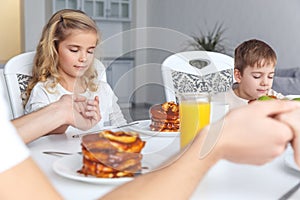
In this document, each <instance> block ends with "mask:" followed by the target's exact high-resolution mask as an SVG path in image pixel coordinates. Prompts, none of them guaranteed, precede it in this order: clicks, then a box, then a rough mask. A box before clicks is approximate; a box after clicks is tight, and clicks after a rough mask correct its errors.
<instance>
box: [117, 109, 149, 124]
mask: <svg viewBox="0 0 300 200" xmlns="http://www.w3.org/2000/svg"><path fill="white" fill-rule="evenodd" d="M149 108H150V105H133V106H132V107H130V108H122V109H121V110H122V112H123V115H124V117H125V119H126V120H127V122H132V121H137V120H144V119H149Z"/></svg>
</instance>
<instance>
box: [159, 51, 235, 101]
mask: <svg viewBox="0 0 300 200" xmlns="http://www.w3.org/2000/svg"><path fill="white" fill-rule="evenodd" d="M233 69H234V59H233V58H232V57H230V56H227V55H224V54H221V53H216V52H209V51H187V52H180V53H176V54H173V55H171V56H169V57H168V58H166V59H165V60H164V62H163V63H162V67H161V70H162V77H163V83H164V89H165V95H166V100H167V101H175V102H177V95H178V94H179V93H191V92H209V93H211V94H215V93H219V92H225V91H227V90H228V89H229V88H230V87H231V86H232V83H233Z"/></svg>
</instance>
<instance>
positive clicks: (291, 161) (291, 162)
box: [284, 153, 300, 172]
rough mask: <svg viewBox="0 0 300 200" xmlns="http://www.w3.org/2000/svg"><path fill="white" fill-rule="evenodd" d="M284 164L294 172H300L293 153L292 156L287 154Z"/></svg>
mask: <svg viewBox="0 0 300 200" xmlns="http://www.w3.org/2000/svg"><path fill="white" fill-rule="evenodd" d="M284 163H285V164H286V165H287V166H288V167H290V168H292V169H293V170H296V171H298V172H300V168H299V167H298V165H297V164H296V163H295V160H294V154H293V153H290V154H287V155H285V156H284Z"/></svg>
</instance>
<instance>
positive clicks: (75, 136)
mask: <svg viewBox="0 0 300 200" xmlns="http://www.w3.org/2000/svg"><path fill="white" fill-rule="evenodd" d="M136 124H139V122H131V123H129V124H124V125H121V126H115V127H111V128H110V129H117V128H125V127H128V126H133V125H136ZM106 129H107V128H103V129H100V130H97V131H93V133H96V132H100V131H104V130H106ZM88 134H90V133H81V134H76V135H72V138H80V137H82V136H84V135H88Z"/></svg>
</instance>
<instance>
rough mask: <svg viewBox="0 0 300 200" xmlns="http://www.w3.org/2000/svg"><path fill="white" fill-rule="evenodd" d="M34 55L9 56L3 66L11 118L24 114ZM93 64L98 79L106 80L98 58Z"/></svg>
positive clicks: (30, 53) (33, 53)
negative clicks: (24, 102)
mask: <svg viewBox="0 0 300 200" xmlns="http://www.w3.org/2000/svg"><path fill="white" fill-rule="evenodd" d="M34 56H35V52H27V53H22V54H20V55H17V56H15V57H13V58H11V59H10V60H9V61H8V62H7V63H6V64H5V66H4V77H5V81H6V85H7V90H8V96H9V100H10V105H11V109H12V113H13V118H17V117H20V116H22V115H24V104H23V101H24V99H25V96H24V95H25V93H24V92H25V91H26V88H27V85H28V81H29V80H30V78H31V76H32V67H33V59H34ZM94 64H95V67H96V69H97V71H98V77H99V80H102V81H105V82H106V72H105V70H106V69H105V67H104V65H103V64H102V63H101V62H100V61H99V60H98V59H95V61H94Z"/></svg>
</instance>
